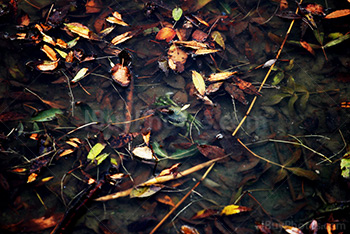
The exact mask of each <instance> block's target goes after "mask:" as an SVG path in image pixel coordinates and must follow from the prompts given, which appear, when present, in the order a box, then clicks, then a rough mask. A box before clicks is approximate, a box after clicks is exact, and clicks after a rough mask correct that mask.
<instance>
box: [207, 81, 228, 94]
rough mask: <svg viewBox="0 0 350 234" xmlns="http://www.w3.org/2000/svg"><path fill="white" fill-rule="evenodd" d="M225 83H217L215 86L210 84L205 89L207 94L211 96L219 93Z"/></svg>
mask: <svg viewBox="0 0 350 234" xmlns="http://www.w3.org/2000/svg"><path fill="white" fill-rule="evenodd" d="M223 83H224V82H216V83H213V84H210V85H209V86H208V87H207V88H206V89H205V94H206V95H209V94H211V93H215V92H216V91H218V90H219V89H220V87H221V86H222V84H223Z"/></svg>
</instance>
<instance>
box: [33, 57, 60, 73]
mask: <svg viewBox="0 0 350 234" xmlns="http://www.w3.org/2000/svg"><path fill="white" fill-rule="evenodd" d="M58 61H59V59H58V60H56V61H46V60H45V61H43V62H41V63H40V64H37V65H36V68H37V69H38V70H39V71H52V70H55V69H56V68H57V66H58Z"/></svg>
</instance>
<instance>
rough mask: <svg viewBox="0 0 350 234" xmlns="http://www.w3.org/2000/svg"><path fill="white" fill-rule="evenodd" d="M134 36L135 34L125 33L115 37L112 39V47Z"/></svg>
mask: <svg viewBox="0 0 350 234" xmlns="http://www.w3.org/2000/svg"><path fill="white" fill-rule="evenodd" d="M134 35H135V32H132V31H128V32H125V33H123V34H120V35H118V36H116V37H115V38H113V39H112V41H111V43H112V44H113V45H118V44H120V43H123V42H124V41H127V40H129V39H130V38H132V37H133V36H134Z"/></svg>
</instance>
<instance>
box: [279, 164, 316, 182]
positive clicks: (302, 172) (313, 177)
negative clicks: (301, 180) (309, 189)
mask: <svg viewBox="0 0 350 234" xmlns="http://www.w3.org/2000/svg"><path fill="white" fill-rule="evenodd" d="M285 168H286V169H287V170H289V171H291V172H292V173H293V174H294V175H297V176H301V177H305V178H307V179H309V180H317V179H318V176H317V174H316V173H315V172H313V171H309V170H305V169H302V168H300V167H285Z"/></svg>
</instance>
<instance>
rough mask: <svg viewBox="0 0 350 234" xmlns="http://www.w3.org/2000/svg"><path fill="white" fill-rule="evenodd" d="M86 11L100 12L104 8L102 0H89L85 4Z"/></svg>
mask: <svg viewBox="0 0 350 234" xmlns="http://www.w3.org/2000/svg"><path fill="white" fill-rule="evenodd" d="M85 8H86V13H98V12H100V11H101V9H102V3H101V0H88V1H87V2H86V4H85Z"/></svg>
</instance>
